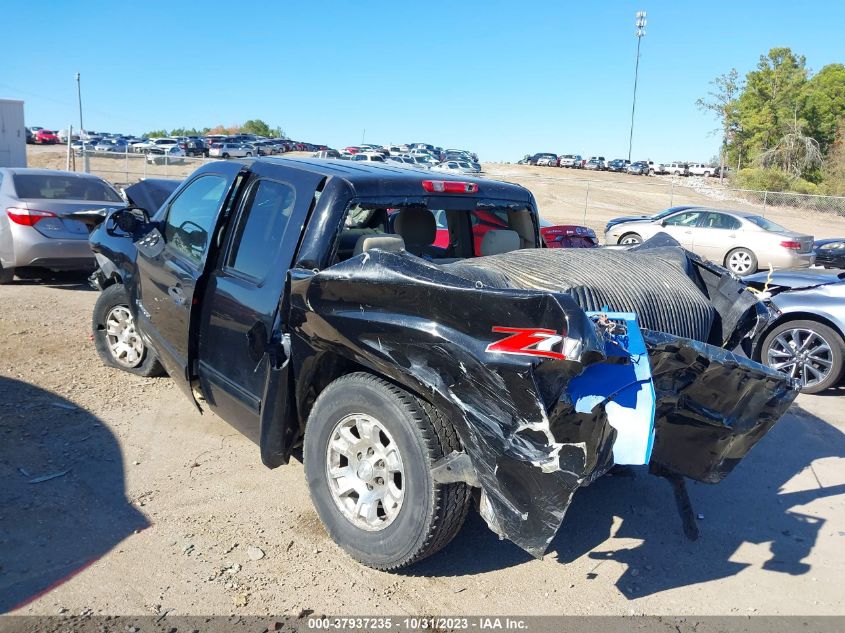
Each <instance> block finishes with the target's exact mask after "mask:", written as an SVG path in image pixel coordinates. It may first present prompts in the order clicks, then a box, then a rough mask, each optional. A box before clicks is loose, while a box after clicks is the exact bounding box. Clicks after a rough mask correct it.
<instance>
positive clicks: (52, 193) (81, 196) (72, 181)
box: [13, 174, 123, 202]
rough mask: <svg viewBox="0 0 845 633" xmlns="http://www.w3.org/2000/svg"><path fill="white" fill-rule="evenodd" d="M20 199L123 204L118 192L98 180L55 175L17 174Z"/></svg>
mask: <svg viewBox="0 0 845 633" xmlns="http://www.w3.org/2000/svg"><path fill="white" fill-rule="evenodd" d="M13 179H14V183H15V191H16V192H17V195H18V198H39V199H45V200H97V201H101V202H123V200H122V199H121V198H120V196H119V195H117V192H116V191H114V190H113V189H112V188H111V187H109V186H108V185H107V184H106V183H105V182H103V181H102V180H99V179H96V178H81V177H77V176H62V175H59V174H57V175H53V174H46V175H45V174H15V175H14V178H13Z"/></svg>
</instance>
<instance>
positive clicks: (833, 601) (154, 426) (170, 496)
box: [0, 167, 845, 615]
mask: <svg viewBox="0 0 845 633" xmlns="http://www.w3.org/2000/svg"><path fill="white" fill-rule="evenodd" d="M509 169H515V168H514V167H510V168H509ZM540 169H542V168H540ZM559 171H564V170H559ZM526 173H529V174H530V173H533V172H531V171H529V172H526ZM540 175H541V176H542V174H540ZM543 177H545V176H543ZM550 191H551V190H544V191H539V190H538V191H537V192H535V193H536V195H537V196H538V199H540V200H541V201H542V200H543V199H545V197H547V196H549V195H550ZM552 193H553V192H552ZM95 299H96V293H95V292H94V291H92V290H90V289H88V288H87V287H86V286H85V285H84V284H83V283H81V280H78V279H77V280H74V279H64V280H60V281H48V282H20V281H17V282H15V283H14V284H12V285H10V286H0V481H2V482H3V484H2V486H0V612H9V611H12V612H14V613H19V614H43V615H54V614H59V613H72V614H79V613H94V614H100V613H102V614H138V615H140V614H162V613H168V614H171V615H184V614H232V613H234V614H259V615H260V614H270V613H272V614H294V615H296V614H299V613H302V612H303V610H313V611H314V612H315V613H316V614H330V613H331V614H346V615H365V614H378V615H383V614H397V615H401V614H409V615H434V614H442V615H454V614H522V615H528V614H547V615H551V614H554V615H559V614H629V613H636V614H666V615H670V614H701V615H704V614H720V615H721V614H726V615H727V614H740V615H749V614H840V615H841V614H845V606H843V602H842V599H841V593H842V592H841V581H842V578H843V577H845V548H843V537H845V506H843V503H842V501H843V497H842V494H843V492H845V459H843V457H845V436H843V428H845V412H843V407H842V400H841V394H842V393H843V390H842V389H840V390H839V392H831V393H828V394H825V395H819V396H801V397H799V399H798V401H797V403H796V404H795V405H794V406H793V408H792V409H791V410H790V413H789V414H787V416H785V418H784V419H783V420H782V421H781V422H779V423H778V425H777V426H776V427H775V428H774V429H773V431H772V432H771V433H770V434H769V435H768V436H767V437H766V438H764V439H763V441H762V442H761V443H760V445H759V446H757V447H756V448H755V449H754V451H753V452H752V453H751V455H750V456H749V457H748V458H747V459H746V460H745V461H744V462H743V463H742V464H741V465H740V466H739V467H738V468H737V469H736V471H735V472H734V473H733V474H732V475H731V477H729V478H728V479H727V480H726V481H725V482H724V483H722V484H720V485H718V486H707V485H703V484H692V485H691V486H690V496H691V498H692V501H693V504H694V506H695V509H696V512H698V513H700V515H701V516H702V517H703V518H702V519H701V521H700V526H701V538H700V540H699V541H697V542H695V543H691V542H689V541H687V540H686V539H685V538H684V536H683V533H682V531H681V524H680V520H679V518H678V516H677V514H676V511H675V507H674V501H673V497H672V493H671V490H670V488H669V486H668V484H666V483H665V482H664V481H662V480H660V479H658V478H655V477H651V476H649V475H647V474H646V473H645V472H644V471H643V470H641V469H639V470H635V472H634V476H632V477H605V478H603V479H601V480H600V481H598V482H597V483H596V484H594V485H592V486H590V487H589V488H587V489H584V490H581V491H579V493H577V495H576V498H575V501H574V503H573V505H572V507H571V509H570V511H569V513H568V515H567V517H566V519H565V520H564V524H563V527H562V528H561V530H560V532H559V534H558V536H557V538H556V539H555V540H554V541H553V543H552V545H551V548H550V550H549V553H548V554H547V555H546V556H545V557H544V558H543V559H542V560H534V559H532V558H530V557H529V556H528V555H526V554H525V553H524V552H522V551H521V550H520V549H518V548H517V547H516V546H514V545H512V544H510V543H509V542H506V541H499V540H498V538H497V537H496V536H495V535H494V534H493V533H492V532H490V531H489V530H488V529H487V527H486V525H485V524H484V523H483V521H482V520H480V519H479V518H478V516H476V515H475V514H473V515H472V516H471V517H470V519H469V520H468V522H467V524H466V526H465V527H464V530H463V531H462V532H461V533H460V534H459V535H458V537H457V539H456V540H455V541H454V542H453V543H452V544H451V545H450V546H449V547H447V548H446V549H445V550H443V551H442V552H441V553H439V554H438V555H436V556H435V557H433V558H431V559H429V560H427V561H424V562H423V563H422V564H420V565H418V566H417V567H415V568H413V569H412V570H411V571H409V572H406V573H403V574H387V573H382V572H377V571H373V570H370V569H367V568H365V567H362V566H360V565H358V564H357V563H355V562H353V561H352V560H350V559H348V558H347V557H346V556H345V555H344V554H343V553H342V552H341V551H340V550H339V549H338V548H336V547H335V546H334V545H333V543H332V542H331V541H330V540H329V539H328V537H327V535H326V533H325V532H324V530H323V528H322V526H321V525H320V523H319V521H318V519H317V516H316V514H315V513H314V510H313V509H312V506H311V503H310V501H309V498H308V493H307V490H306V487H305V483H304V477H303V473H302V467H301V464H299V463H298V462H294V463H292V464H291V465H289V466H286V467H282V468H279V469H276V470H272V471H271V470H267V469H265V468H264V467H263V466H262V465H261V462H260V458H259V455H258V449H257V447H256V446H255V445H254V444H252V443H251V442H250V441H249V440H247V439H245V438H244V437H242V436H241V435H239V434H238V433H237V432H236V431H235V430H234V429H232V428H231V427H229V426H228V425H227V424H226V423H224V422H223V421H222V420H220V419H219V418H217V417H216V416H215V415H213V414H210V413H206V414H204V415H201V414H200V413H199V412H197V410H196V409H195V408H193V406H192V405H191V404H190V403H189V402H188V401H187V400H186V399H185V398H184V397H183V396H182V394H181V393H180V392H179V391H178V390H177V389H176V388H175V386H174V385H173V384H172V382H171V381H170V380H169V379H166V378H162V379H142V378H137V377H134V376H131V375H129V374H126V373H123V372H120V371H117V370H112V369H108V368H106V367H104V366H102V364H101V363H100V361H99V359H98V358H97V356H96V353H95V351H94V347H93V344H92V343H91V341H90V339H89V332H90V318H91V317H90V315H91V309H92V306H93V304H94V301H95ZM48 477H51V478H48Z"/></svg>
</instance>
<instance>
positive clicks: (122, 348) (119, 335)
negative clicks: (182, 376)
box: [92, 284, 165, 377]
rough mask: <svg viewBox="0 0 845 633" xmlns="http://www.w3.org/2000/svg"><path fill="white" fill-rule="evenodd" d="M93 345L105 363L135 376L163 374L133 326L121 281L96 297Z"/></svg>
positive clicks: (151, 352)
mask: <svg viewBox="0 0 845 633" xmlns="http://www.w3.org/2000/svg"><path fill="white" fill-rule="evenodd" d="M92 330H93V334H94V347H96V348H97V353H98V354H99V355H100V358H101V359H102V360H103V362H104V363H105V364H106V365H109V366H111V367H117V368H118V369H122V370H123V371H128V372H129V373H130V374H136V375H138V376H144V377H150V376H163V375H164V373H165V371H164V368H163V367H162V366H161V363H160V362H159V360H158V356H157V355H156V352H155V350H154V349H152V348H151V347H149V346H148V345H147V344H146V343H145V342H144V341H143V340H142V339H141V335H140V333H139V332H138V331H137V330H136V329H135V322H134V319H133V318H132V313H131V311H130V310H129V296H128V295H127V293H126V289H125V288H124V287H123V285H122V284H112V285H111V286H109V287H108V288H106V289H105V290H103V292H101V293H100V296H99V297H98V298H97V303H96V304H94V317H93V322H92Z"/></svg>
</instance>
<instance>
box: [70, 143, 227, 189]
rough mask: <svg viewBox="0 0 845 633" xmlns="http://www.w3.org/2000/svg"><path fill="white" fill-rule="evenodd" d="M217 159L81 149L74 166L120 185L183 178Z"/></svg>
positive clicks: (72, 167) (76, 169)
mask: <svg viewBox="0 0 845 633" xmlns="http://www.w3.org/2000/svg"><path fill="white" fill-rule="evenodd" d="M213 160H217V159H214V158H198V157H189V156H172V155H169V154H141V153H131V152H127V153H120V152H97V151H88V150H86V151H84V152H77V153H75V154H74V156H72V161H73V162H72V164H71V169H73V170H75V171H85V172H89V173H92V174H96V175H97V176H101V177H102V178H105V179H106V180H108V181H109V182H111V183H112V184H114V185H116V186H119V187H120V186H126V185H131V184H134V183H136V182H138V181H139V180H145V179H147V178H177V179H182V178H185V177H187V176H188V175H189V174H190V173H192V172H193V171H194V170H195V169H197V167H200V166H201V165H203V164H205V163H207V162H210V161H213Z"/></svg>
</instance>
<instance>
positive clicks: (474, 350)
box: [290, 250, 794, 556]
mask: <svg viewBox="0 0 845 633" xmlns="http://www.w3.org/2000/svg"><path fill="white" fill-rule="evenodd" d="M538 253H539V254H540V255H546V256H549V255H551V256H552V257H553V256H554V254H555V253H556V251H555V250H548V251H538ZM488 259H489V258H488ZM543 261H545V262H546V263H545V266H547V267H549V266H553V265H554V262H555V261H557V260H555V259H552V258H549V259H546V260H544V259H543V258H539V259H537V260H535V264H536V265H537V266H541V265H543V264H542V262H543ZM448 269H449V267H447V266H444V267H438V266H435V265H433V264H430V263H428V262H425V261H424V260H422V259H420V258H417V257H413V256H411V255H407V254H397V253H387V252H380V251H371V252H368V253H364V254H362V255H360V256H357V257H354V258H352V259H349V260H347V261H345V262H342V263H340V264H337V265H335V266H332V267H330V268H327V269H325V270H323V271H319V272H317V271H305V270H302V269H298V270H295V271H292V273H291V295H290V297H291V298H290V301H291V302H290V307H291V312H290V315H291V320H290V327H291V329H292V357H293V359H294V372H295V375H296V381H295V384H296V385H297V394H296V396H297V403H298V406H299V408H300V411H302V410H303V409H304V408H305V407H304V406H303V403H305V402H307V400H308V398H309V389H310V386H309V385H312V384H313V383H314V382H315V381H318V380H319V368H320V367H322V366H324V365H323V364H322V363H321V359H322V358H324V357H332V358H335V357H336V358H345V359H347V360H348V361H350V362H354V363H355V364H357V365H359V366H364V367H368V368H371V369H372V370H373V371H375V372H378V373H379V374H381V375H383V376H385V377H387V378H388V379H391V380H394V381H395V382H397V383H398V384H401V385H403V386H405V388H407V389H409V390H411V391H413V392H415V393H417V394H418V395H420V396H421V397H424V398H426V399H428V400H429V401H431V402H432V403H433V404H434V405H435V406H437V407H439V408H440V409H441V411H443V412H444V414H445V415H446V417H447V418H448V419H449V420H450V421H451V422H452V424H453V425H454V427H455V429H456V431H457V433H458V435H459V437H460V439H461V443H462V445H463V447H464V450H465V451H466V453H467V455H468V456H469V458H470V460H471V462H472V466H473V467H474V469H475V471H476V474H477V477H476V479H477V481H478V482H479V483H480V486H481V489H482V493H483V494H482V515H483V516H484V517H485V519H486V520H487V522H488V524H489V525H490V527H491V528H492V529H493V530H495V531H496V532H498V533H499V534H500V535H502V536H504V537H506V538H508V539H510V540H511V541H513V542H514V543H516V544H517V545H519V546H520V547H522V548H523V549H525V550H526V551H528V552H530V553H531V554H533V555H535V556H541V555H542V554H543V553H544V552H545V550H546V549H547V547H548V544H549V543H550V541H551V540H552V538H553V537H554V535H555V533H556V532H557V530H558V528H559V527H560V525H561V522H562V520H563V518H564V515H565V513H566V511H567V509H568V507H569V505H570V502H571V499H572V495H573V494H574V492H575V490H577V489H578V488H579V487H580V486H583V485H586V484H588V483H590V482H591V481H593V480H595V479H596V478H597V477H599V476H601V475H602V474H603V473H605V472H607V470H608V469H610V468H611V467H612V466H613V465H614V460H613V447H614V443H615V440H616V437H617V432H616V430H615V429H614V428H613V426H612V425H611V424H610V422H609V420H608V416H607V411H606V403H607V398H608V397H609V396H612V394H610V393H606V392H602V391H601V388H600V387H597V393H598V395H601V396H604V397H602V398H600V399H599V400H600V401H599V402H598V404H596V405H595V406H593V407H592V408H583V407H581V410H579V407H576V402H575V399H574V398H573V397H572V394H571V393H570V392H569V389H568V388H569V385H570V382H571V381H573V379H575V378H576V377H578V376H580V375H582V374H584V373H585V371H586V370H587V369H589V368H590V367H593V366H596V365H597V364H599V363H606V362H619V361H617V360H614V359H609V358H608V356H607V354H606V349H607V344H608V340H609V339H608V337H607V335H606V333H605V330H603V329H602V328H601V327H599V326H597V324H596V323H594V322H593V321H592V320H591V319H590V318H589V317H588V316H587V315H586V314H585V312H584V310H583V308H582V307H581V306H580V305H578V303H577V302H576V300H575V299H574V298H573V296H572V295H571V294H567V293H561V292H552V291H550V290H542V291H540V290H523V289H514V288H491V287H490V286H489V285H485V284H484V283H482V282H481V281H480V280H476V281H475V282H473V281H469V280H467V279H465V278H462V277H459V276H456V275H453V274H450V273H449V272H447V270H448ZM496 274H498V273H496ZM502 326H508V327H517V328H519V327H532V328H545V329H547V330H548V331H554V332H559V333H560V334H561V336H562V342H561V344H560V348H559V349H560V350H562V351H565V358H538V357H536V356H527V355H519V354H505V353H496V352H491V351H489V348H490V346H491V344H493V343H495V342H497V341H500V340H501V337H502V335H501V334H496V333H495V332H494V331H493V328H495V327H502ZM647 334H648V335H647V336H646V337H645V345H646V347H647V349H648V354H649V357H650V359H651V362H652V371H653V373H654V382H655V389H656V397H657V401H656V407H657V412H658V418H657V419H658V421H661V420H662V421H663V423H662V424H661V425H660V426H659V427H658V428H657V436H658V437H657V439H656V440H655V445H654V453H653V454H654V459H657V458H658V457H659V458H660V460H661V463H665V465H666V466H667V467H669V468H681V469H685V470H686V471H688V472H689V476H693V477H698V478H701V479H703V480H705V481H714V480H717V479H718V477H716V476H715V475H714V473H719V474H722V475H721V476H723V474H726V472H727V471H728V470H730V466H731V465H732V464H733V463H735V461H736V460H738V459H739V458H741V457H742V455H744V453H745V452H746V451H747V450H748V449H749V448H750V447H751V446H753V444H754V442H756V440H757V439H759V437H760V436H761V435H762V434H764V433H765V431H766V430H767V429H768V428H769V427H770V426H771V424H770V422H771V423H773V422H774V420H776V419H777V417H778V416H779V415H780V414H781V413H782V412H783V411H784V410H785V409H786V408H787V407H788V406H789V403H790V402H791V400H792V398H794V393H793V392H792V391H791V390H790V388H789V387H790V386H789V384H788V381H786V380H784V379H782V378H780V377H778V376H776V375H775V376H772V375H770V372H767V371H765V370H762V369H761V370H760V371H758V370H757V368H758V367H759V366H757V365H756V364H755V363H752V362H751V361H745V362H743V363H739V365H741V366H742V367H743V371H742V372H740V374H741V375H742V376H743V378H741V379H737V382H736V384H734V383H732V382H731V380H732V379H731V376H733V372H734V368H735V367H737V366H738V364H737V362H736V361H735V357H734V356H733V355H727V353H726V352H725V351H724V350H722V349H719V348H716V347H713V346H711V345H707V344H705V343H700V342H698V341H693V340H691V339H689V338H683V337H677V336H671V335H666V334H660V333H657V334H653V335H652V334H651V333H647ZM693 350H694V355H695V362H696V363H698V365H695V363H693V364H692V365H691V364H689V363H688V364H686V365H685V364H683V362H682V361H683V360H684V359H687V358H688V356H692V355H693ZM699 366H701V367H702V368H704V367H709V368H710V369H709V371H698V367H699ZM720 367H721V368H722V369H719V368H720ZM755 372H757V373H755ZM658 386H659V388H658ZM715 386H719V387H721V388H724V389H728V387H731V386H736V387H737V388H738V389H739V391H737V392H736V394H734V392H728V393H723V394H722V396H721V398H722V399H721V400H720V401H717V402H713V401H711V400H710V399H708V396H707V394H708V393H709V392H710V391H709V390H712V389H713V388H715ZM740 409H742V415H739V411H740ZM721 413H724V414H725V415H723V416H722V418H721V419H720V418H719V415H720V414H721ZM696 416H698V417H696ZM758 416H763V419H764V421H763V422H762V423H761V424H753V423H752V421H753V420H754V419H755V418H757V417H758ZM705 420H706V423H707V424H708V425H709V426H708V429H710V431H711V432H710V434H706V435H705V436H701V435H700V433H699V427H700V425H701V424H704V423H705ZM662 429H669V430H668V431H666V433H667V436H668V434H671V435H672V436H673V439H672V441H673V442H677V445H678V446H679V447H681V446H683V448H678V449H677V450H675V451H671V450H666V449H665V448H663V447H664V443H663V442H662V440H661V438H660V433H661V432H662ZM714 429H715V430H716V431H714ZM717 436H718V437H717ZM713 438H716V439H717V440H718V441H717V442H716V443H712V442H711V443H708V441H710V440H712V439H713ZM731 438H734V439H733V440H732V439H731ZM711 444H712V445H711ZM713 448H716V449H718V450H717V451H716V452H715V453H714V452H713V450H712V449H713ZM654 459H653V461H654ZM686 462H689V463H693V464H696V467H695V468H685V467H684V464H685V463H686ZM680 472H683V473H684V474H687V472H684V470H681V471H680Z"/></svg>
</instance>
